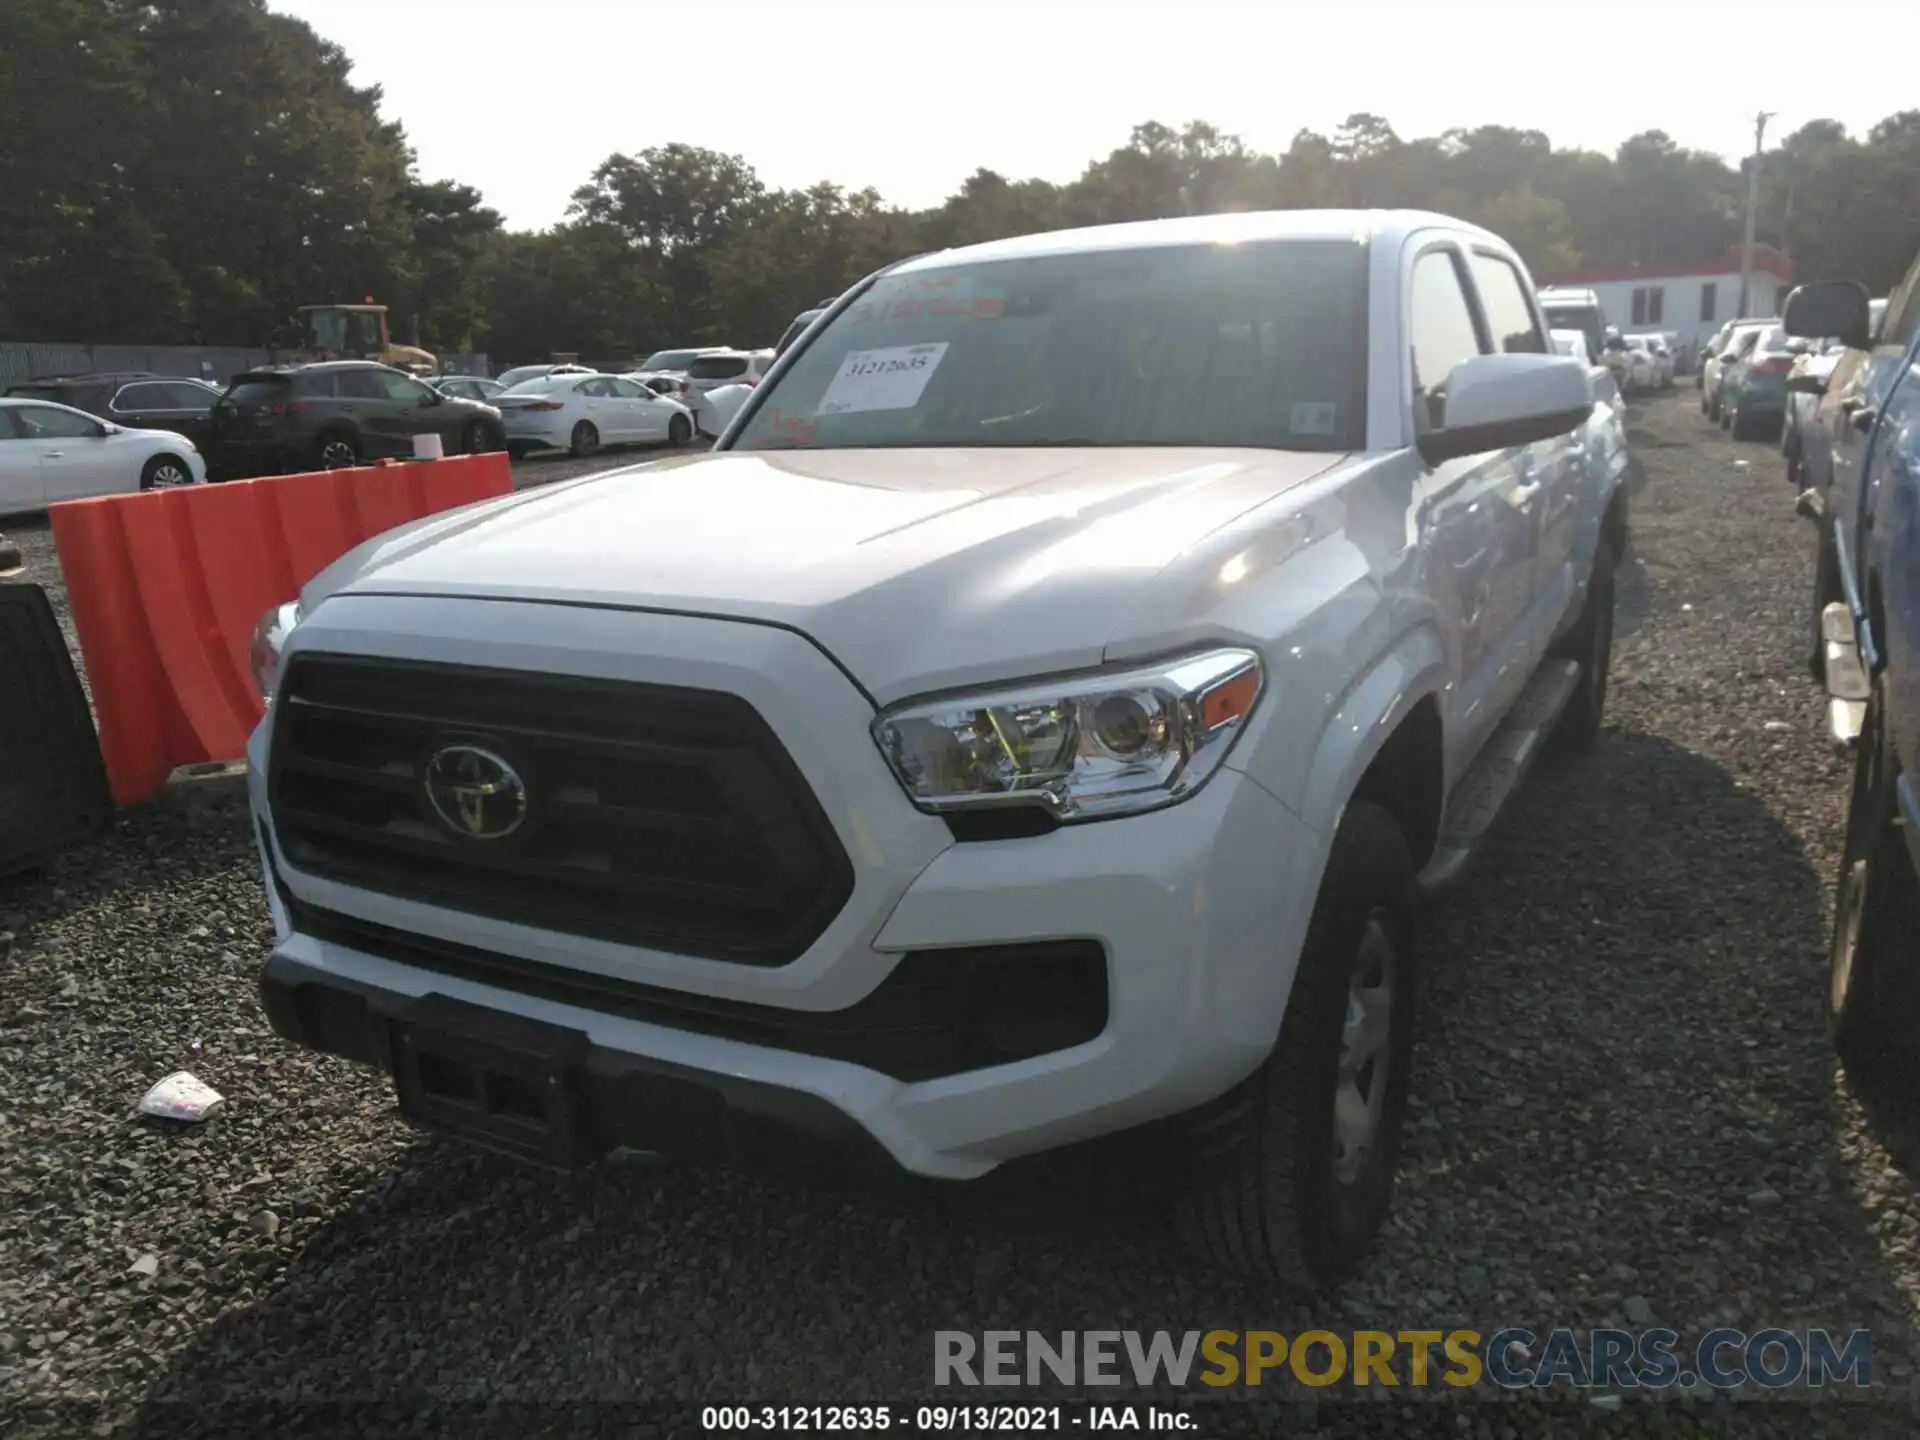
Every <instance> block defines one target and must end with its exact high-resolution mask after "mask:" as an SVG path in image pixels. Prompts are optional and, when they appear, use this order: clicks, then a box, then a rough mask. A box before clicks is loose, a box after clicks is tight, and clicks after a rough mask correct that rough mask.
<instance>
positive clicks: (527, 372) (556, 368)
mask: <svg viewBox="0 0 1920 1440" xmlns="http://www.w3.org/2000/svg"><path fill="white" fill-rule="evenodd" d="M599 373H600V372H599V371H598V370H596V369H594V368H593V367H592V366H591V365H516V366H514V367H513V369H511V370H507V371H503V372H502V373H501V375H500V378H499V379H498V380H497V381H495V382H494V383H496V384H497V385H499V386H501V387H502V388H503V389H507V390H511V389H512V388H513V387H514V386H516V385H519V384H521V383H522V382H524V381H527V380H538V379H539V378H540V377H541V376H542V375H598V374H599Z"/></svg>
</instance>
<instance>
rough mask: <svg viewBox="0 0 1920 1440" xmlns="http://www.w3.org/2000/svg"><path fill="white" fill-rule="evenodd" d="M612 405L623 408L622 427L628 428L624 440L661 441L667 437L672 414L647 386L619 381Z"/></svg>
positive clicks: (614, 385) (615, 384)
mask: <svg viewBox="0 0 1920 1440" xmlns="http://www.w3.org/2000/svg"><path fill="white" fill-rule="evenodd" d="M612 385H613V400H612V403H613V404H614V405H616V406H618V407H619V410H620V417H621V424H622V426H623V427H624V429H625V434H624V436H623V437H622V438H624V439H628V440H659V439H662V438H664V437H665V436H666V433H667V418H668V416H669V415H670V414H671V413H672V412H671V411H670V410H668V409H667V407H666V406H665V405H663V404H661V403H660V397H659V396H657V395H655V394H654V393H653V391H652V390H650V389H649V388H647V387H646V386H645V385H636V384H635V383H634V382H633V381H631V380H615V381H613V382H612Z"/></svg>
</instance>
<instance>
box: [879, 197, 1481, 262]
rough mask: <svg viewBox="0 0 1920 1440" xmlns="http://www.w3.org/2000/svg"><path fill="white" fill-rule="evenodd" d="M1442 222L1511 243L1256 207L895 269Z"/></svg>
mask: <svg viewBox="0 0 1920 1440" xmlns="http://www.w3.org/2000/svg"><path fill="white" fill-rule="evenodd" d="M1435 228H1441V229H1447V230H1453V231H1457V232H1464V233H1467V234H1470V235H1475V236H1482V237H1484V238H1485V239H1486V240H1488V241H1489V242H1491V243H1493V244H1496V245H1499V246H1501V248H1502V249H1505V248H1507V246H1506V242H1505V241H1503V240H1501V239H1500V237H1499V236H1497V235H1495V234H1494V233H1493V232H1492V231H1490V230H1485V229H1482V228H1481V227H1480V226H1478V225H1474V224H1470V223H1469V222H1467V221H1465V220H1456V219H1454V218H1453V217H1452V216H1450V215H1437V214H1434V213H1432V212H1431V211H1426V210H1254V211H1247V212H1243V213H1238V214H1231V215H1191V216H1182V217H1179V218H1175V219H1171V220H1130V221H1125V222H1123V223H1121V224H1117V225H1090V226H1087V227H1085V228H1083V229H1079V230H1052V231H1048V232H1047V233H1045V234H1041V235H1017V236H1014V237H1012V238H1010V239H1006V240H988V241H985V242H983V243H981V244H978V245H964V246H960V247H959V248H957V249H953V250H935V251H931V252H929V253H928V254H925V255H916V256H915V257H914V258H913V259H911V260H907V261H904V262H903V263H901V264H900V265H897V266H895V267H894V268H893V270H892V271H891V272H890V273H892V274H896V275H898V274H902V273H910V272H912V271H915V270H927V269H934V268H937V267H941V266H946V265H951V264H953V263H955V262H956V261H975V260H1023V259H1027V258H1029V257H1034V256H1040V255H1071V254H1074V253H1076V252H1081V251H1087V250H1130V249H1138V248H1143V247H1146V246H1161V245H1215V244H1227V243H1232V242H1235V241H1240V242H1245V241H1256V240H1368V239H1375V240H1388V241H1392V240H1400V239H1405V238H1406V237H1407V236H1409V235H1412V234H1414V233H1416V232H1417V231H1421V230H1431V229H1435Z"/></svg>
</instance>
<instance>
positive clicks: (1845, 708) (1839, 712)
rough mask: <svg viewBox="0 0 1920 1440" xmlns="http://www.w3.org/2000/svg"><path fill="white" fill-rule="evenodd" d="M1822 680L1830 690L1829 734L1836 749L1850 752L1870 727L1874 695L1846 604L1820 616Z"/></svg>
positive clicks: (1834, 604) (1838, 602) (1837, 604)
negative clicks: (1869, 704)
mask: <svg viewBox="0 0 1920 1440" xmlns="http://www.w3.org/2000/svg"><path fill="white" fill-rule="evenodd" d="M1820 652H1821V655H1820V664H1821V676H1822V678H1823V681H1824V683H1825V685H1826V689H1827V733H1828V734H1829V735H1830V736H1832V737H1833V744H1834V748H1835V749H1837V750H1841V751H1846V750H1851V749H1853V747H1854V746H1855V745H1857V744H1859V743H1860V730H1861V728H1862V727H1863V726H1864V725H1865V724H1866V723H1867V698H1868V697H1869V696H1870V695H1872V694H1873V685H1872V682H1871V681H1869V680H1868V679H1867V667H1866V666H1864V665H1862V664H1861V663H1860V643H1859V640H1858V638H1857V637H1856V636H1855V635H1854V631H1853V612H1852V611H1851V610H1849V609H1848V608H1847V602H1846V601H1844V600H1835V601H1833V602H1832V603H1831V604H1829V605H1828V606H1827V607H1826V608H1825V609H1824V610H1822V611H1821V612H1820Z"/></svg>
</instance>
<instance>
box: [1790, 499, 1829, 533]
mask: <svg viewBox="0 0 1920 1440" xmlns="http://www.w3.org/2000/svg"><path fill="white" fill-rule="evenodd" d="M1793 513H1794V514H1796V515H1798V516H1799V517H1800V518H1801V519H1803V520H1811V521H1813V523H1814V524H1816V525H1818V524H1819V523H1820V522H1821V521H1822V520H1825V519H1826V518H1827V497H1826V496H1824V495H1822V494H1821V493H1820V492H1819V491H1818V490H1802V491H1801V492H1800V495H1799V498H1798V499H1796V500H1795V501H1794V502H1793Z"/></svg>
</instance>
